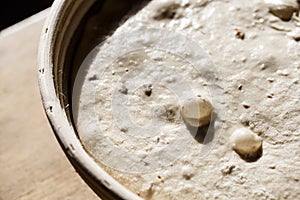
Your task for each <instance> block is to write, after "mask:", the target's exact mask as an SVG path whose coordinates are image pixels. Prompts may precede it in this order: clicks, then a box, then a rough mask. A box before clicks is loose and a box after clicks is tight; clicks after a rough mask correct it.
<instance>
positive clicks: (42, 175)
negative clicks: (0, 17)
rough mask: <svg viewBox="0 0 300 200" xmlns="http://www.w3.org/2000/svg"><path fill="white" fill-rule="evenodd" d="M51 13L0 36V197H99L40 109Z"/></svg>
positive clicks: (38, 199)
mask: <svg viewBox="0 0 300 200" xmlns="http://www.w3.org/2000/svg"><path fill="white" fill-rule="evenodd" d="M47 13H48V10H46V11H44V12H42V13H40V14H38V15H35V16H33V17H31V18H30V19H27V20H25V21H23V22H20V23H19V24H17V25H14V26H13V27H10V28H8V29H7V30H5V31H3V32H2V33H1V34H0V97H1V101H0V200H25V199H28V200H41V199H50V200H52V199H59V200H61V199H64V200H65V199H72V200H74V199H80V200H81V199H84V200H86V199H88V200H93V199H98V198H97V196H96V195H95V194H94V193H93V191H92V190H91V189H89V188H88V186H87V185H86V184H85V183H84V182H83V181H82V180H81V178H80V177H79V175H78V174H77V173H76V172H75V170H74V169H73V168H72V166H71V165H70V164H69V162H68V160H67V159H66V157H65V155H64V154H63V151H62V150H61V149H60V146H59V145H58V142H57V141H56V139H55V136H54V134H53V133H52V130H51V128H50V125H49V124H48V121H47V120H46V117H45V114H44V111H43V108H42V104H41V100H40V95H39V89H38V83H37V49H38V42H39V37H40V31H41V28H42V25H43V22H44V19H45V16H46V15H47Z"/></svg>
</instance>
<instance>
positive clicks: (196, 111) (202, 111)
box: [181, 97, 213, 127]
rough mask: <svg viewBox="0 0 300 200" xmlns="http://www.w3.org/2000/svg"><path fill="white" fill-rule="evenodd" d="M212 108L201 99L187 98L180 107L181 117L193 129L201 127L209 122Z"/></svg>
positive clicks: (207, 102)
mask: <svg viewBox="0 0 300 200" xmlns="http://www.w3.org/2000/svg"><path fill="white" fill-rule="evenodd" d="M212 110H213V107H212V105H211V103H210V102H209V101H207V100H205V99H203V98H201V97H195V98H189V99H187V100H185V101H184V102H183V105H182V106H181V116H182V118H183V119H184V121H185V122H186V123H187V124H189V125H190V126H193V127H201V126H204V125H207V124H208V123H209V122H210V119H211V114H212Z"/></svg>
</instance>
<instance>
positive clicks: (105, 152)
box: [73, 0, 300, 199]
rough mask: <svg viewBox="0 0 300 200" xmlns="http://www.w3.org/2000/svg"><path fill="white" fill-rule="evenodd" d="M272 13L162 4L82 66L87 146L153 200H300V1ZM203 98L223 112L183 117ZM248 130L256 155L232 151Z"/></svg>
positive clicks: (79, 98) (198, 2) (241, 6)
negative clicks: (258, 142)
mask: <svg viewBox="0 0 300 200" xmlns="http://www.w3.org/2000/svg"><path fill="white" fill-rule="evenodd" d="M293 5H298V3H297V1H296V0H295V1H294V4H293ZM272 9H273V10H271V9H270V5H269V4H268V1H263V0H253V1H247V0H230V1H229V0H223V1H219V0H215V1H211V0H190V1H188V0H181V1H180V0H178V1H176V0H167V1H166V0H163V1H161V0H153V1H152V2H151V3H150V4H149V5H147V6H146V7H145V8H144V9H142V10H141V11H140V12H139V13H138V14H136V15H135V16H133V17H132V18H130V19H129V20H127V21H126V22H125V23H124V24H123V25H121V26H120V27H119V28H118V30H117V31H116V32H115V33H114V34H113V35H112V36H111V37H109V38H108V39H107V40H106V41H105V42H104V43H103V44H101V45H99V46H98V47H97V48H96V49H95V50H94V51H93V52H92V53H91V54H90V55H89V57H88V58H87V59H86V60H85V62H84V63H83V65H82V67H81V69H80V72H79V75H78V77H77V80H76V82H75V87H74V94H73V113H74V121H75V124H76V128H77V130H78V134H79V137H80V139H81V141H82V144H83V146H84V148H85V149H86V151H87V152H89V153H90V155H91V156H92V157H93V158H94V159H95V161H96V162H98V163H99V165H100V166H101V167H103V168H104V169H105V170H106V171H107V172H108V173H110V174H111V175H112V176H113V177H114V178H115V179H116V180H118V181H119V182H120V183H122V184H123V185H124V186H126V187H127V188H128V189H130V190H131V191H133V192H135V193H136V194H138V195H139V196H141V197H143V198H145V199H299V198H300V190H299V188H300V183H299V178H300V170H299V169H300V158H299V155H300V143H299V142H300V141H299V138H300V130H299V124H300V109H299V108H300V103H299V99H300V85H299V77H300V60H299V56H300V44H299V42H298V41H299V38H300V35H299V32H300V31H299V30H300V19H299V18H298V15H297V13H298V11H299V9H298V7H293V11H290V10H289V12H291V16H288V17H289V18H290V19H287V18H285V19H282V18H280V17H281V16H279V15H278V13H275V12H274V6H273V7H272ZM274 13H275V14H274ZM197 95H200V96H201V97H204V98H205V99H207V100H208V101H209V102H211V104H212V107H213V113H214V114H213V115H212V118H211V123H210V125H209V126H208V127H204V128H201V129H195V128H194V127H189V126H187V124H185V123H184V120H183V119H182V116H181V114H180V106H181V105H182V102H184V100H185V99H188V98H190V97H196V96H197ZM205 128H206V129H205ZM239 128H247V129H249V130H251V131H252V132H253V133H254V134H256V135H257V137H258V136H259V137H260V138H261V139H262V140H263V146H262V155H260V156H261V157H258V158H257V159H256V160H255V161H251V162H249V161H248V160H245V159H243V157H240V155H238V154H237V153H236V152H235V151H233V149H232V146H231V145H232V144H231V142H230V137H231V134H232V133H233V132H235V130H237V129H239Z"/></svg>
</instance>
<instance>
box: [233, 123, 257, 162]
mask: <svg viewBox="0 0 300 200" xmlns="http://www.w3.org/2000/svg"><path fill="white" fill-rule="evenodd" d="M230 141H231V144H232V148H233V149H234V150H235V151H236V152H237V153H238V154H242V155H244V156H247V155H253V154H255V153H256V152H257V151H258V150H259V149H260V148H261V145H262V139H261V137H259V136H258V135H257V134H255V133H253V132H252V131H251V130H249V129H247V128H239V129H237V130H235V131H234V132H233V134H232V135H231V137H230Z"/></svg>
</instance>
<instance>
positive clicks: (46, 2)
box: [0, 0, 53, 30]
mask: <svg viewBox="0 0 300 200" xmlns="http://www.w3.org/2000/svg"><path fill="white" fill-rule="evenodd" d="M52 3H53V0H2V1H1V3H0V30H3V29H5V28H7V27H9V26H11V25H13V24H15V23H17V22H19V21H21V20H23V19H25V18H27V17H30V16H31V15H33V14H36V13H38V12H39V11H42V10H44V9H46V8H48V7H50V6H51V5H52Z"/></svg>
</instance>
